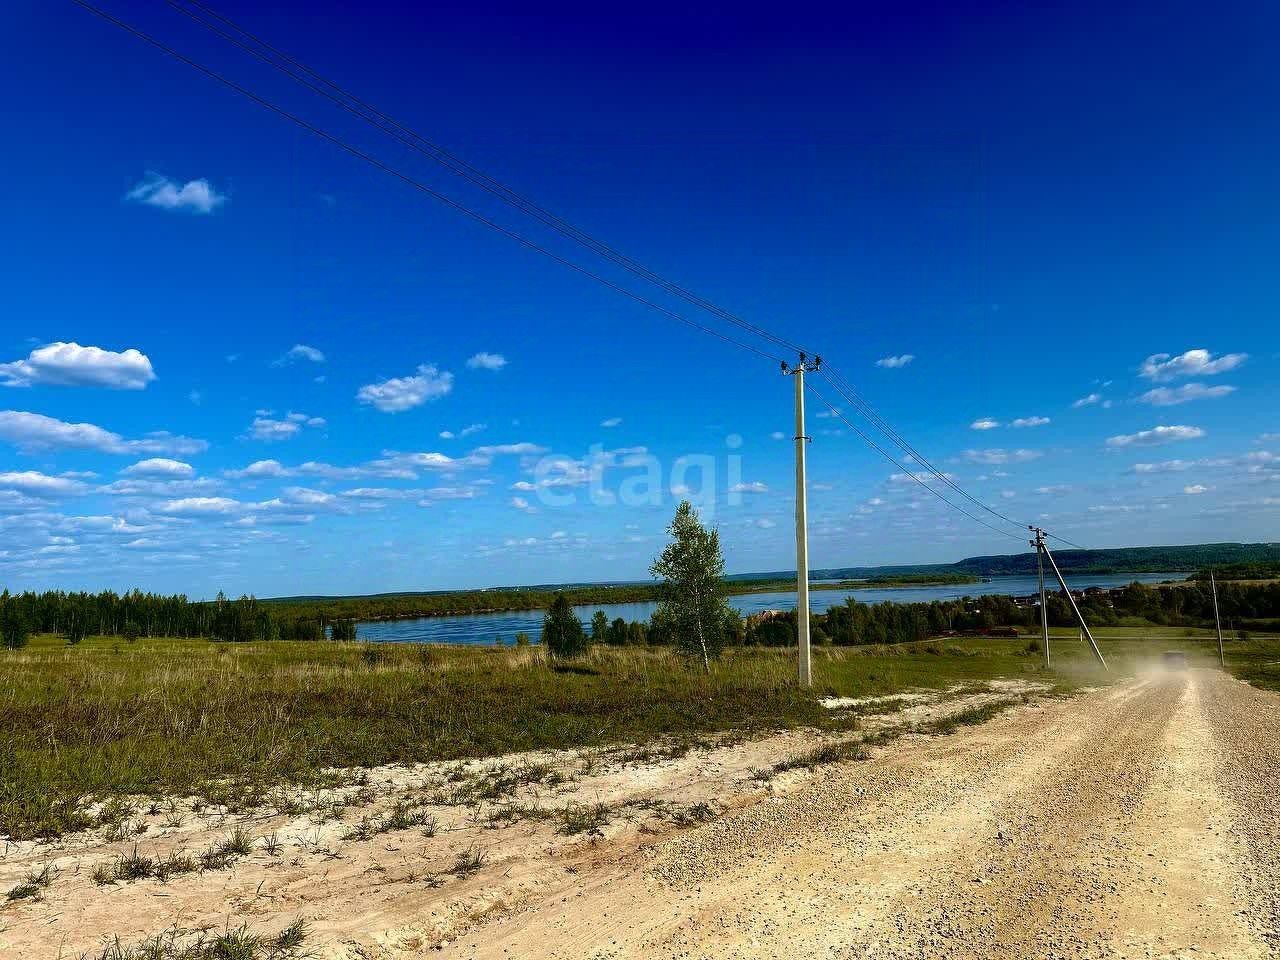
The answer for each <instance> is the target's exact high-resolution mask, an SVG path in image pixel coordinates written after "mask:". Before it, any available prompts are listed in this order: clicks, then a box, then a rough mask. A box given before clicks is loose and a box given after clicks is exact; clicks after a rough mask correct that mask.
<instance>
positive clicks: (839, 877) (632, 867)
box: [456, 671, 1280, 960]
mask: <svg viewBox="0 0 1280 960" xmlns="http://www.w3.org/2000/svg"><path fill="white" fill-rule="evenodd" d="M1232 683H1233V682H1232V681H1229V680H1224V679H1222V678H1221V677H1220V676H1217V675H1215V674H1212V673H1203V672H1199V671H1195V672H1182V673H1169V674H1152V675H1151V676H1149V677H1146V678H1143V679H1140V680H1136V681H1129V682H1126V683H1124V684H1121V685H1117V686H1115V687H1111V688H1108V689H1106V690H1103V691H1099V692H1095V693H1093V694H1089V695H1086V696H1082V697H1078V698H1076V699H1074V700H1071V701H1056V702H1049V703H1047V704H1036V705H1033V706H1028V707H1021V708H1018V709H1016V710H1015V711H1013V712H1012V713H1011V714H1008V715H1005V716H1003V717H1000V718H998V719H996V720H995V721H993V722H991V723H989V724H987V725H986V726H983V727H980V728H975V729H969V730H965V731H963V732H961V733H958V734H956V735H954V736H951V737H945V738H928V739H908V740H904V741H900V742H898V743H897V744H895V745H894V746H893V747H892V748H891V749H889V750H888V751H885V752H884V753H883V754H881V755H880V756H879V757H878V758H876V759H874V760H872V761H869V762H863V763H854V764H842V765H838V766H835V767H831V768H827V769H825V770H822V771H820V772H819V773H818V774H817V775H815V777H814V778H813V780H812V781H811V782H810V783H808V784H807V785H805V786H804V787H802V788H800V789H799V790H797V791H795V792H794V793H791V794H790V795H787V796H784V797H780V798H775V799H774V800H772V801H767V802H764V803H761V804H759V805H757V806H755V807H752V808H749V809H746V810H743V811H740V812H739V813H737V814H735V815H731V816H729V817H726V818H724V819H723V820H721V821H719V822H717V823H715V824H712V825H709V826H708V827H706V828H703V829H701V830H698V831H694V832H692V833H689V834H686V835H684V836H682V837H679V838H675V839H672V840H669V841H665V842H663V843H660V844H658V845H656V846H655V847H653V848H651V849H650V850H648V851H645V852H644V854H643V855H644V856H648V857H650V858H651V860H650V861H649V862H648V868H647V869H644V867H645V863H644V862H643V861H641V860H639V859H638V857H639V856H640V855H637V859H636V860H632V861H631V862H627V861H625V860H624V861H621V862H614V863H612V864H610V865H609V867H608V868H607V870H604V871H599V872H595V874H594V875H593V876H583V877H578V878H574V879H572V880H571V881H569V882H568V883H566V885H565V886H564V887H563V888H562V889H559V890H556V891H555V892H554V896H553V897H548V899H547V900H546V901H545V902H544V903H543V904H542V905H541V906H534V907H532V908H531V909H530V910H528V911H527V912H525V913H524V914H523V915H522V916H520V917H517V918H511V920H509V921H504V922H503V923H499V924H494V925H492V926H490V927H488V928H486V929H484V930H480V931H476V935H475V936H473V937H469V938H468V940H469V943H468V945H467V948H466V949H461V950H458V951H456V955H459V956H468V957H491V956H492V957H515V956H519V957H530V958H534V957H545V958H551V957H559V958H570V957H572V958H583V957H593V958H622V957H646V958H648V957H681V958H694V957H699V958H701V957H707V958H711V957H722V958H747V957H752V958H755V957H762V958H763V957H776V958H784V957H785V958H793V957H849V958H853V957H857V958H864V957H865V958H870V960H906V958H911V960H937V958H943V957H948V958H952V957H954V958H1001V960H1004V958H1009V960H1032V958H1035V960H1041V958H1067V957H1070V958H1102V957H1107V958H1114V957H1152V956H1162V957H1191V956H1196V957H1210V958H1213V957H1217V958H1224V960H1225V958H1228V957H1229V958H1241V960H1247V958H1255V957H1256V958H1260V957H1266V956H1267V955H1268V954H1267V952H1266V948H1265V945H1264V944H1263V941H1262V939H1261V937H1260V936H1259V935H1258V933H1257V930H1256V927H1257V926H1258V924H1257V917H1258V916H1269V917H1270V918H1271V920H1272V921H1274V919H1275V914H1274V912H1272V913H1270V914H1267V913H1266V909H1264V908H1256V907H1255V908H1252V912H1251V913H1250V912H1249V909H1246V908H1243V907H1242V904H1243V903H1245V902H1246V900H1247V899H1248V897H1247V894H1246V891H1253V894H1252V900H1250V901H1249V902H1251V903H1254V904H1266V903H1269V904H1272V905H1273V906H1274V902H1275V901H1274V900H1270V901H1269V900H1266V897H1265V895H1264V893H1263V892H1261V891H1265V890H1266V889H1268V887H1267V885H1268V884H1269V883H1272V879H1271V878H1272V877H1274V876H1276V875H1277V874H1271V873H1267V872H1266V871H1265V870H1255V871H1254V872H1253V873H1247V871H1246V869H1245V867H1244V866H1243V861H1244V860H1245V858H1246V857H1248V856H1250V855H1251V853H1252V850H1253V848H1252V847H1250V846H1249V844H1250V843H1254V844H1255V845H1256V843H1259V842H1263V841H1265V842H1267V843H1271V844H1272V845H1271V847H1269V848H1268V849H1271V850H1273V851H1280V845H1277V844H1276V843H1275V842H1274V841H1275V840H1277V837H1276V836H1274V835H1273V833H1274V832H1273V831H1271V828H1270V826H1267V827H1265V828H1262V830H1261V832H1259V831H1258V830H1254V831H1253V832H1252V833H1250V831H1249V829H1247V828H1245V829H1244V831H1243V833H1241V829H1242V828H1240V827H1239V825H1238V821H1239V817H1240V808H1239V804H1238V801H1236V799H1235V798H1234V797H1233V796H1228V795H1227V794H1228V792H1229V791H1223V792H1220V791H1219V790H1218V789H1217V786H1218V784H1219V782H1220V780H1219V777H1220V775H1221V771H1222V770H1223V769H1224V765H1223V762H1222V756H1223V751H1224V747H1223V744H1222V742H1221V737H1220V733H1221V731H1220V730H1219V729H1218V727H1216V726H1215V725H1214V722H1213V721H1211V720H1210V718H1209V714H1210V713H1211V712H1212V711H1213V710H1214V709H1215V707H1214V703H1215V702H1216V698H1218V697H1226V698H1228V699H1232V698H1233V697H1234V698H1236V699H1242V702H1247V701H1248V700H1249V698H1248V697H1247V696H1246V697H1244V698H1240V696H1239V692H1238V685H1235V686H1231V687H1229V686H1225V685H1228V684H1232ZM1272 699H1273V700H1274V698H1272ZM1271 706H1272V708H1273V710H1275V712H1274V713H1273V716H1276V717H1280V710H1277V709H1276V708H1275V703H1274V702H1273V703H1272V704H1271ZM1222 712H1223V713H1224V715H1225V711H1222ZM1249 729H1250V730H1254V731H1255V732H1256V730H1255V728H1249ZM1241 730H1242V731H1243V730H1244V726H1243V724H1241ZM1247 735H1248V734H1246V733H1244V732H1241V736H1247ZM1225 749H1226V750H1227V751H1228V753H1229V751H1230V750H1231V749H1234V748H1233V747H1232V746H1231V745H1230V744H1228V745H1227V746H1226V748H1225ZM1269 751H1270V752H1269ZM1275 757H1276V754H1275V752H1274V743H1272V746H1271V747H1270V748H1268V747H1266V746H1258V747H1257V748H1256V749H1255V750H1254V752H1253V753H1252V755H1251V756H1250V757H1249V759H1248V761H1247V762H1248V763H1249V764H1250V765H1251V766H1253V767H1257V766H1258V765H1261V767H1262V769H1264V770H1270V771H1272V773H1271V774H1269V775H1268V774H1257V773H1256V772H1255V773H1254V774H1250V775H1249V776H1244V777H1236V778H1234V780H1233V781H1232V783H1233V789H1234V790H1235V791H1236V793H1237V794H1240V793H1241V791H1244V792H1245V793H1246V794H1247V792H1248V791H1249V790H1254V791H1255V793H1254V794H1250V795H1249V796H1250V797H1252V799H1253V800H1255V801H1256V800H1257V799H1258V797H1259V796H1260V795H1261V794H1260V793H1259V792H1261V791H1265V790H1266V789H1267V787H1268V784H1269V783H1270V780H1269V779H1268V776H1273V775H1274V766H1275ZM1228 766H1229V765H1228ZM1250 837H1251V838H1252V839H1249V838H1250ZM589 873H590V872H589ZM1269 889H1270V891H1271V893H1272V894H1274V893H1275V888H1274V886H1272V887H1270V888H1269ZM548 893H550V891H548ZM1245 914H1249V917H1252V918H1253V920H1254V926H1252V927H1251V925H1250V922H1249V917H1246V916H1245ZM1262 926H1266V924H1265V923H1263V924H1262ZM1272 928H1273V929H1274V924H1273V927H1272ZM460 946H461V945H460Z"/></svg>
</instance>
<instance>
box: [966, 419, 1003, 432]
mask: <svg viewBox="0 0 1280 960" xmlns="http://www.w3.org/2000/svg"><path fill="white" fill-rule="evenodd" d="M998 426H1000V421H999V420H992V419H991V418H990V417H983V418H982V419H980V420H975V421H973V423H971V424H969V429H970V430H994V429H995V428H996V427H998Z"/></svg>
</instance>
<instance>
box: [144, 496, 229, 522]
mask: <svg viewBox="0 0 1280 960" xmlns="http://www.w3.org/2000/svg"><path fill="white" fill-rule="evenodd" d="M243 507H244V504H242V503H241V502H240V501H239V500H232V499H231V498H230V497H183V498H181V499H178V500H170V501H168V502H167V503H162V504H161V505H160V507H159V510H160V512H161V513H163V514H167V515H169V516H172V517H208V516H220V515H224V514H231V513H239V512H240V511H241V510H242V509H243Z"/></svg>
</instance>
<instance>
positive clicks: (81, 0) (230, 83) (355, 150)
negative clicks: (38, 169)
mask: <svg viewBox="0 0 1280 960" xmlns="http://www.w3.org/2000/svg"><path fill="white" fill-rule="evenodd" d="M72 2H73V3H75V4H77V5H79V6H81V7H83V8H84V9H86V10H88V11H89V12H90V13H92V14H94V15H96V16H98V17H100V18H102V19H103V20H105V21H106V22H108V23H110V24H112V25H114V26H116V27H119V28H120V29H122V30H124V31H126V32H127V33H130V34H132V35H134V36H135V37H137V38H138V39H140V40H143V41H145V42H146V43H149V44H151V45H152V46H153V47H155V48H156V49H158V50H160V51H162V52H164V53H166V54H168V55H169V56H171V57H173V58H174V59H175V60H178V61H179V62H181V63H184V64H186V65H187V66H189V67H192V68H193V69H195V70H198V71H199V72H200V73H203V74H204V75H205V76H207V77H210V78H211V79H213V80H216V81H218V82H219V83H221V84H223V85H224V86H226V87H228V88H230V89H231V90H234V91H235V92H236V93H238V94H240V95H241V96H243V97H245V98H246V99H248V100H251V101H253V102H254V103H256V104H258V105H259V106H262V107H265V108H266V109H268V110H270V111H272V112H273V113H276V114H278V115H279V116H281V117H283V118H284V119H286V120H288V121H290V122H291V123H294V124H296V125H297V126H299V127H301V128H302V129H304V130H306V131H308V132H309V133H312V134H314V135H315V136H317V137H320V138H321V139H322V140H327V141H328V142H329V143H332V144H333V145H334V146H336V147H339V148H341V149H342V150H345V151H346V152H347V153H349V154H351V155H352V156H354V157H356V158H357V159H359V160H363V161H364V162H365V163H368V164H370V165H371V166H373V167H376V168H377V169H379V170H381V171H383V172H384V173H387V174H389V175H391V176H393V177H395V178H396V179H397V180H400V181H402V182H404V183H406V184H408V185H409V186H411V187H413V188H414V189H416V190H420V191H422V192H423V193H425V194H427V195H428V196H430V197H432V198H433V199H435V200H438V201H439V202H441V203H443V204H445V205H446V206H448V207H451V208H452V209H454V210H457V211H458V212H459V213H463V214H465V215H466V216H468V217H470V218H471V219H473V220H475V221H476V222H478V223H481V224H483V225H484V226H486V227H488V228H490V229H491V230H495V231H497V232H498V233H501V234H502V235H503V236H505V237H508V238H510V239H512V240H515V241H516V242H517V243H519V244H521V245H522V246H524V247H526V248H528V249H530V250H533V251H535V252H537V253H540V254H542V255H543V256H545V257H548V258H550V259H552V260H554V261H555V262H556V263H559V264H561V265H562V266H565V267H568V268H569V269H570V270H573V271H575V272H577V273H580V274H582V275H583V276H585V277H588V278H590V279H592V280H594V281H596V282H597V283H600V284H602V285H604V286H606V287H608V288H609V289H611V290H613V291H615V292H617V293H620V294H622V295H623V296H625V297H628V298H630V299H631V300H634V301H635V302H637V303H640V304H643V305H644V306H646V307H649V308H650V309H652V310H656V311H657V312H659V313H661V314H663V315H664V316H666V317H669V318H670V319H672V320H676V321H679V322H680V323H683V324H686V325H688V326H690V327H693V328H695V329H697V330H701V331H702V332H703V333H707V334H710V335H711V336H713V337H718V338H719V339H721V340H723V341H725V342H726V343H731V344H733V345H734V346H737V347H741V348H742V349H744V350H749V351H751V352H752V353H754V354H756V355H757V356H760V357H764V358H765V359H766V360H772V361H774V362H775V363H781V362H782V358H781V357H778V356H775V355H773V354H771V353H767V352H766V351H764V350H761V349H759V348H758V347H755V346H753V345H751V344H749V343H745V342H743V341H741V340H738V339H735V338H734V337H731V336H729V335H727V334H725V333H722V332H721V331H719V330H715V329H713V328H711V327H708V326H706V325H705V324H702V323H699V322H698V321H696V320H692V319H690V318H689V317H686V316H684V315H683V314H679V313H676V312H675V311H674V310H671V309H669V308H667V307H664V306H662V305H661V304H659V303H655V302H654V301H652V300H650V299H648V298H647V297H643V296H641V295H640V294H638V293H635V292H634V291H632V290H629V289H628V288H626V287H624V286H622V285H621V284H618V283H615V282H614V281H612V280H610V279H608V278H607V277H603V276H601V275H600V274H598V273H595V272H593V271H591V270H589V269H588V268H586V267H584V266H582V265H581V264H578V263H575V262H574V261H572V260H569V259H568V258H566V257H563V256H561V255H560V254H558V253H556V252H554V251H552V250H549V249H547V248H546V247H544V246H542V245H541V244H539V243H537V242H535V241H533V240H530V239H529V238H528V237H525V236H523V235H521V234H519V233H516V232H515V231H514V230H511V229H509V228H508V227H504V226H503V225H502V224H500V223H497V222H496V221H494V220H491V219H489V218H488V217H486V216H485V215H484V214H481V213H478V212H476V211H475V210H472V209H471V208H470V207H467V206H466V205H464V204H462V203H460V202H459V201H457V200H454V199H453V198H452V197H450V196H448V195H446V194H443V193H440V192H439V191H438V190H435V189H433V188H431V187H429V186H427V185H426V184H425V183H423V182H421V181H420V180H416V179H414V178H413V177H411V176H409V175H408V174H406V173H403V172H401V171H400V170H397V169H396V168H395V167H393V166H391V165H390V164H388V163H385V162H384V161H382V160H379V159H378V158H377V157H375V156H373V155H372V154H369V153H366V152H365V151H363V150H361V149H360V148H359V147H356V146H353V145H352V144H350V143H348V142H347V141H345V140H343V139H342V138H341V137H338V136H337V135H335V134H332V133H329V132H328V131H327V130H324V129H323V128H321V127H318V126H316V125H315V124H313V123H311V122H310V121H307V120H304V119H303V118H302V117H299V116H298V115H297V114H294V113H290V112H289V111H288V110H285V109H284V108H283V107H281V106H279V105H277V104H275V103H273V102H272V101H270V100H268V99H266V98H265V97H262V96H259V95H258V94H256V93H254V92H253V91H251V90H249V89H247V88H245V87H243V86H241V85H240V84H238V83H236V82H235V81H234V80H231V79H230V78H228V77H226V76H224V75H222V74H220V73H218V72H217V71H216V70H213V69H212V68H210V67H206V66H205V65H204V64H202V63H199V62H198V61H196V60H193V59H191V58H190V57H188V56H186V55H185V54H182V53H179V52H178V51H177V50H174V49H173V48H172V47H170V46H168V45H167V44H165V43H164V42H163V41H161V40H158V39H156V38H155V37H153V36H151V35H150V34H148V33H145V32H144V31H142V30H140V29H138V28H137V27H135V26H133V25H132V24H129V23H126V22H125V21H123V20H120V19H119V18H117V17H115V16H112V15H111V14H109V13H107V12H106V11H105V10H102V9H100V8H98V7H95V6H94V5H93V4H91V3H89V2H87V0H72Z"/></svg>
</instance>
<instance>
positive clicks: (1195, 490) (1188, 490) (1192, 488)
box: [1182, 483, 1209, 494]
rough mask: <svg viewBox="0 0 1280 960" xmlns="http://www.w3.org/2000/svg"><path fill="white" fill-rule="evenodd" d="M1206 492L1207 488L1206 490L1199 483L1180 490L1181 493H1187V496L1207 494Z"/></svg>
mask: <svg viewBox="0 0 1280 960" xmlns="http://www.w3.org/2000/svg"><path fill="white" fill-rule="evenodd" d="M1208 490H1209V488H1208V487H1206V486H1204V485H1203V484H1199V483H1193V484H1191V485H1190V486H1187V487H1183V488H1182V492H1183V493H1189V494H1197V493H1207V492H1208Z"/></svg>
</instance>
